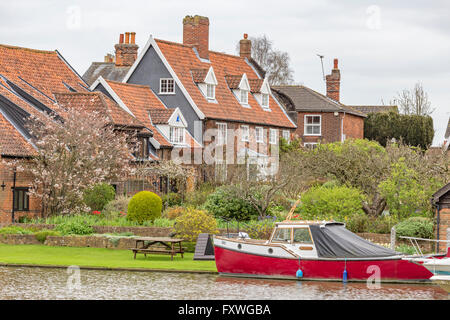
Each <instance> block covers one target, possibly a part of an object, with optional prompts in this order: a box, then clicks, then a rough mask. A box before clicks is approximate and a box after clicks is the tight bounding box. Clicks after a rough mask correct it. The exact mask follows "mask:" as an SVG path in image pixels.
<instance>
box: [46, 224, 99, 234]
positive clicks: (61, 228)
mask: <svg viewBox="0 0 450 320" xmlns="http://www.w3.org/2000/svg"><path fill="white" fill-rule="evenodd" d="M55 231H58V232H60V233H61V234H62V235H88V234H92V233H94V229H93V228H92V226H90V225H88V224H86V223H83V222H80V221H74V220H68V221H67V222H63V223H61V224H58V225H57V226H56V227H55Z"/></svg>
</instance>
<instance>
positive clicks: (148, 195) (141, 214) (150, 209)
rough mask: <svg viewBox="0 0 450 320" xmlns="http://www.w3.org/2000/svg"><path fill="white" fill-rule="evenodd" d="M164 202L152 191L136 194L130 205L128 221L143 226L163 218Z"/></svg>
mask: <svg viewBox="0 0 450 320" xmlns="http://www.w3.org/2000/svg"><path fill="white" fill-rule="evenodd" d="M161 211H162V200H161V198H160V197H159V196H158V195H157V194H156V193H153V192H151V191H141V192H138V193H136V194H135V195H134V196H133V197H132V198H131V200H130V202H129V203H128V214H127V219H128V220H130V221H135V222H138V223H139V224H142V223H143V222H144V221H154V220H155V219H157V218H160V217H161Z"/></svg>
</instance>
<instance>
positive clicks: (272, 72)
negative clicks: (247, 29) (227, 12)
mask: <svg viewBox="0 0 450 320" xmlns="http://www.w3.org/2000/svg"><path fill="white" fill-rule="evenodd" d="M250 40H251V41H252V58H253V59H254V60H255V61H256V62H257V63H258V64H259V66H260V67H261V68H262V69H264V70H265V71H266V73H267V77H268V81H269V84H270V85H282V84H291V83H293V71H292V69H291V68H290V66H289V63H290V58H289V54H288V53H287V52H282V51H279V50H275V49H274V48H273V42H272V41H271V40H269V39H268V38H267V36H266V35H263V36H261V37H256V38H255V37H250ZM237 52H239V43H238V44H237Z"/></svg>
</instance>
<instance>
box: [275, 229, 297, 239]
mask: <svg viewBox="0 0 450 320" xmlns="http://www.w3.org/2000/svg"><path fill="white" fill-rule="evenodd" d="M291 230H292V229H290V228H280V229H277V230H276V231H275V234H274V235H273V238H272V241H276V242H290V241H291Z"/></svg>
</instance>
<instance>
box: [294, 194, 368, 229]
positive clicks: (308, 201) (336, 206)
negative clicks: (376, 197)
mask: <svg viewBox="0 0 450 320" xmlns="http://www.w3.org/2000/svg"><path fill="white" fill-rule="evenodd" d="M363 199H364V196H363V195H362V193H361V192H360V191H359V190H358V189H356V188H349V187H346V186H331V187H329V188H328V187H326V186H320V187H312V188H311V189H309V190H308V191H307V192H305V193H304V194H303V196H302V202H301V204H300V217H301V218H302V219H312V220H314V219H319V220H322V219H325V220H336V221H340V222H344V221H345V219H346V217H347V218H348V217H350V216H353V215H355V214H363V210H362V201H363Z"/></svg>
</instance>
